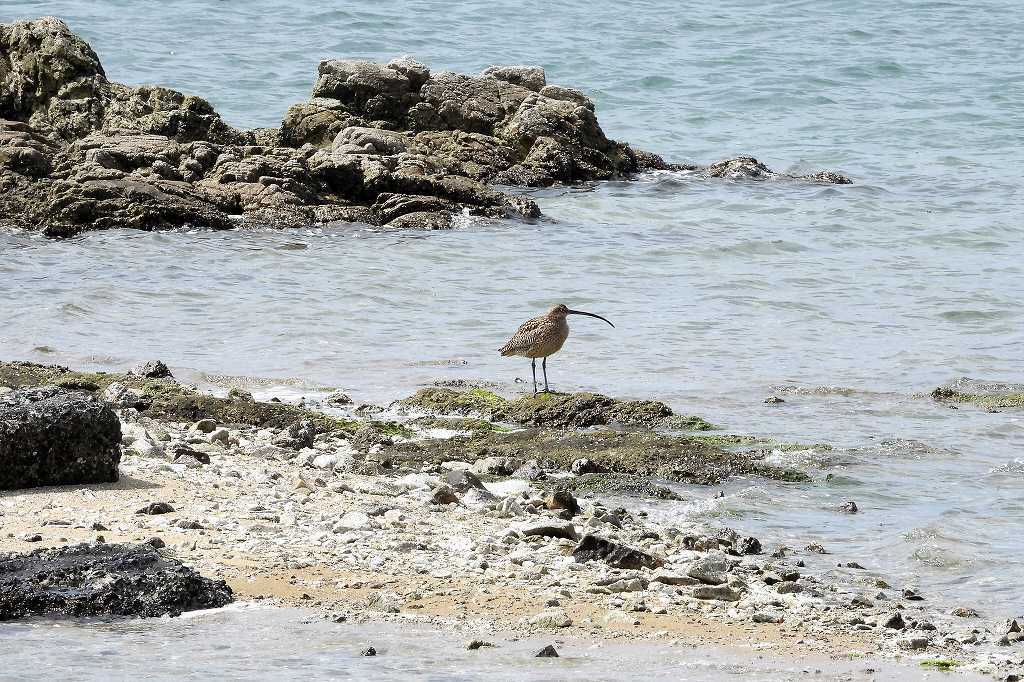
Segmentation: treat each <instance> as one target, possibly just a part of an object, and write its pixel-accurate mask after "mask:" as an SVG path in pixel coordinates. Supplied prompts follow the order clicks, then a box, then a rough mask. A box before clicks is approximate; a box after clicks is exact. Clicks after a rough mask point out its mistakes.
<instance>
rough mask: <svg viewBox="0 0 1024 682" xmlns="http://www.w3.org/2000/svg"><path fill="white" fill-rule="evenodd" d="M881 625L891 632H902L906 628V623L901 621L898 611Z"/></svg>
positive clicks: (901, 617) (901, 616)
mask: <svg viewBox="0 0 1024 682" xmlns="http://www.w3.org/2000/svg"><path fill="white" fill-rule="evenodd" d="M882 625H883V626H884V627H887V628H891V629H893V630H902V629H903V628H905V627H906V623H905V622H904V621H903V615H902V614H900V612H899V611H897V612H896V613H894V614H892V615H891V616H889V617H888V618H886V619H885V621H884V622H883V623H882Z"/></svg>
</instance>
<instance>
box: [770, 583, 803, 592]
mask: <svg viewBox="0 0 1024 682" xmlns="http://www.w3.org/2000/svg"><path fill="white" fill-rule="evenodd" d="M775 591H776V592H778V593H779V594H796V593H798V592H803V591H804V588H803V586H802V585H800V584H799V583H791V582H782V583H779V584H778V585H776V586H775Z"/></svg>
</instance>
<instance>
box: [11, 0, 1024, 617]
mask: <svg viewBox="0 0 1024 682" xmlns="http://www.w3.org/2000/svg"><path fill="white" fill-rule="evenodd" d="M302 7H303V8H302V9H295V10H293V9H288V10H284V9H281V6H280V5H278V4H277V3H270V2H266V1H264V0H260V1H255V2H249V3H243V4H239V3H234V4H227V3H204V2H194V1H193V2H177V3H165V4H164V5H154V4H152V3H137V2H127V1H122V2H114V1H112V0H103V1H100V0H96V1H94V2H90V3H81V2H73V1H70V0H64V1H59V0H47V1H46V2H25V1H20V0H15V1H13V2H12V1H11V0H6V1H5V2H4V3H3V4H2V5H0V21H4V20H8V19H11V18H15V17H30V16H36V15H40V14H44V13H47V14H57V15H60V16H62V17H64V18H65V19H66V20H68V22H69V23H70V24H71V26H72V28H73V29H74V30H76V31H78V32H79V33H81V34H82V35H84V36H85V37H87V38H88V39H89V40H90V41H91V42H92V44H93V46H94V48H95V49H96V50H97V52H98V53H99V55H100V57H101V59H102V60H103V63H104V65H105V67H106V69H107V73H108V75H109V76H110V77H111V78H112V79H115V80H120V81H124V82H129V83H140V82H157V83H161V84H166V85H171V86H174V87H178V88H180V89H183V90H186V91H190V92H194V93H196V94H200V95H202V96H204V97H207V98H208V99H210V100H211V101H212V102H213V103H214V104H215V105H216V106H217V107H218V109H219V110H220V111H221V112H222V113H223V114H224V116H225V117H226V118H227V119H228V120H229V121H230V122H232V123H235V124H237V125H241V126H257V125H276V124H277V122H278V121H279V120H280V118H281V115H282V114H283V112H284V110H285V109H286V108H287V106H288V105H289V104H291V103H293V102H295V101H298V100H300V99H302V98H304V97H306V96H307V95H308V92H309V90H310V88H311V86H312V81H313V77H314V75H315V71H316V64H317V62H318V61H319V60H320V59H321V58H324V57H329V56H338V57H342V56H358V57H370V58H375V59H388V58H391V57H393V56H396V55H399V54H404V53H411V54H412V55H414V56H415V57H417V58H418V59H420V60H421V61H424V62H426V63H428V64H430V65H431V66H432V67H433V68H435V69H443V68H448V69H453V70H461V71H475V70H478V69H480V68H482V67H484V66H487V65H489V64H492V63H509V62H526V63H539V64H542V65H543V66H544V67H545V68H546V69H547V73H548V80H549V82H554V83H561V84H566V85H571V86H576V87H581V88H583V89H584V90H586V91H588V92H589V93H590V94H592V95H593V96H594V97H595V100H596V102H597V106H598V115H599V117H600V119H601V122H602V124H603V126H604V128H605V130H606V132H607V133H608V134H609V135H610V136H612V137H615V138H620V139H625V140H629V141H631V142H634V143H636V144H637V145H638V146H640V147H643V148H646V149H650V150H651V151H655V152H658V153H661V154H662V155H664V156H665V157H667V158H669V159H671V160H674V161H695V162H709V161H713V160H717V159H719V158H724V157H727V156H731V155H735V154H738V153H750V154H754V155H756V156H757V157H758V158H760V159H761V160H762V161H765V162H766V163H768V164H769V165H770V166H772V167H774V168H777V169H780V170H787V169H788V170H814V169H819V168H832V169H836V170H841V171H843V172H845V173H847V174H849V175H850V176H851V177H852V178H853V179H854V181H855V183H856V184H854V185H851V186H836V187H832V186H820V185H811V184H807V183H802V182H790V181H780V182H765V183H751V182H728V181H714V182H711V181H706V180H702V179H700V178H698V177H695V176H692V175H685V174H672V173H662V174H651V175H646V176H642V177H639V178H637V179H635V180H633V181H629V182H612V183H605V184H599V185H588V186H582V187H574V188H561V189H550V190H543V191H538V192H535V195H536V198H537V199H538V201H539V202H540V205H541V207H542V209H543V211H544V213H545V215H546V216H547V219H546V220H545V221H543V222H540V223H538V224H535V225H524V224H519V223H515V222H476V223H472V224H468V225H466V226H464V227H462V228H460V229H457V230H455V231H452V232H446V233H436V234H395V233H376V232H373V231H371V230H369V229H364V228H361V227H359V226H353V227H350V228H332V229H327V230H323V229H309V230H299V231H289V232H272V231H257V232H229V233H211V232H199V233H164V234H141V233H130V232H120V231H119V232H109V233H102V234H92V235H87V236H83V237H80V238H77V239H74V240H69V241H65V242H48V241H45V240H42V239H40V238H37V237H35V236H33V235H25V234H19V235H10V234H7V235H0V287H2V288H3V296H2V297H0V320H3V321H4V324H3V326H0V356H3V357H4V358H17V359H34V360H40V361H54V362H62V363H66V364H71V365H75V366H82V365H91V366H100V367H110V368H120V367H124V366H127V365H128V364H130V363H132V362H134V361H136V360H140V359H149V358H161V359H163V360H165V361H167V362H168V363H169V364H171V365H172V367H173V368H174V369H175V370H176V372H178V373H179V375H182V376H186V377H190V378H193V379H200V380H201V379H203V373H208V374H235V375H246V376H260V377H271V378H278V379H284V378H294V377H299V378H303V379H307V380H309V381H310V382H312V383H315V384H322V385H330V386H339V387H342V388H345V389H346V390H348V391H349V392H350V393H351V394H352V395H353V396H354V397H356V398H357V399H363V400H374V401H387V400H390V399H393V398H396V397H400V396H401V395H404V394H406V393H408V392H409V391H411V390H412V389H413V388H415V387H416V386H417V385H419V384H420V383H422V382H426V381H430V380H432V379H436V378H456V377H465V378H477V379H487V380H494V381H498V382H501V383H503V384H505V385H506V386H507V387H508V388H509V389H510V390H521V388H522V387H521V386H518V385H516V384H513V383H512V382H513V380H514V378H516V377H520V378H528V376H529V368H528V366H527V363H526V362H525V361H523V360H513V359H507V358H500V357H498V356H497V353H496V352H495V349H496V348H497V347H499V346H500V345H501V344H502V343H503V342H504V340H505V338H506V336H507V335H508V334H510V333H511V332H512V331H513V330H514V329H515V328H516V326H517V324H518V323H519V322H521V321H522V320H524V319H525V318H527V317H530V316H532V315H535V314H537V313H539V312H541V311H542V310H543V309H545V308H547V307H548V306H550V305H551V304H553V303H557V302H565V303H567V304H569V305H570V306H573V307H578V308H582V309H584V310H592V311H594V312H597V313H600V314H603V315H605V316H607V317H609V318H610V319H611V320H612V321H613V322H615V323H616V325H617V327H616V329H614V330H612V329H610V328H608V327H606V326H604V325H603V324H602V323H600V322H599V321H595V320H589V319H586V318H581V319H579V320H576V319H573V320H572V322H573V325H574V326H573V328H574V332H573V337H572V338H571V339H570V341H569V343H568V344H567V346H566V348H565V349H564V350H563V352H562V353H560V354H559V355H558V356H556V357H555V358H553V359H552V361H551V363H550V364H551V367H550V369H551V372H550V376H551V379H552V383H553V387H555V388H557V389H560V390H576V389H581V388H586V389H590V390H596V391H601V392H605V393H610V394H614V395H619V396H630V397H656V398H660V399H663V400H666V401H667V402H669V403H670V404H672V405H673V407H675V408H677V409H678V410H679V411H683V412H696V413H700V414H702V415H704V416H706V417H707V418H709V419H711V420H713V421H715V422H718V423H721V424H723V425H724V426H725V427H726V428H728V429H729V430H731V431H736V432H752V433H760V434H765V435H769V436H773V437H776V438H778V439H780V440H783V441H786V440H794V441H801V442H810V443H814V442H823V443H829V444H832V445H833V446H835V449H834V450H832V451H828V452H825V451H821V450H817V451H812V452H804V453H789V454H785V455H783V454H780V455H779V458H780V459H781V460H782V461H788V462H795V463H798V464H803V465H806V466H809V467H810V468H811V471H812V472H813V473H814V474H815V478H816V481H815V482H814V483H811V484H806V485H785V486H782V485H776V484H771V483H766V482H763V481H759V480H751V481H734V482H730V483H729V484H728V485H727V486H726V488H725V489H726V492H727V493H728V494H727V496H726V497H725V498H724V499H723V500H717V501H715V500H711V499H710V498H711V497H712V495H713V493H714V492H716V491H709V490H705V489H689V490H686V491H685V492H686V493H687V495H688V496H690V497H691V498H695V499H696V503H694V504H682V505H674V506H671V507H669V508H668V509H665V510H661V509H659V513H665V514H667V515H670V516H672V515H675V517H685V518H690V519H692V518H710V519H713V520H721V521H722V522H725V523H730V524H733V525H736V526H738V527H740V528H743V529H745V530H748V531H750V532H755V533H758V534H761V535H762V537H764V538H765V539H767V540H769V541H772V542H783V543H786V544H789V545H790V546H794V547H802V546H803V545H804V544H806V542H808V541H810V540H815V541H820V542H822V543H823V544H824V545H825V546H826V547H827V548H828V549H829V550H830V551H831V552H832V554H830V555H828V556H827V557H825V558H823V559H820V561H822V562H825V561H826V560H827V561H828V562H832V561H833V560H835V561H836V562H838V561H848V560H856V561H859V562H860V563H862V564H865V565H867V566H869V567H870V568H872V569H877V570H879V571H880V572H882V573H883V574H884V575H888V576H895V580H896V584H897V585H898V584H899V583H900V582H901V581H902V582H903V583H906V584H912V585H916V586H917V587H919V588H920V589H921V590H922V591H923V592H924V593H925V594H926V595H927V596H928V598H929V599H931V600H934V602H935V603H936V604H941V605H973V606H977V607H979V608H980V609H982V611H983V612H986V613H987V614H989V615H1009V614H1019V613H1020V612H1021V611H1024V597H1022V596H1021V591H1020V585H1021V584H1022V583H1024V558H1022V553H1021V544H1020V530H1021V527H1022V523H1024V464H1022V462H1024V421H1022V415H1021V414H1020V413H1013V412H1003V413H995V414H990V413H985V412H982V411H979V410H975V409H969V408H964V409H960V410H956V411H954V410H950V409H947V408H945V407H941V406H937V405H935V404H933V403H931V402H930V401H929V400H927V399H923V398H921V397H915V394H919V393H926V392H927V391H929V390H930V389H931V388H933V387H934V386H936V385H937V384H939V383H941V382H943V381H944V380H946V379H948V378H951V377H953V376H957V375H969V376H978V377H986V378H999V379H1003V380H1010V381H1014V380H1016V381H1022V380H1024V366H1022V357H1021V350H1022V348H1024V332H1022V321H1024V314H1022V311H1021V308H1020V305H1019V301H1020V299H1021V297H1022V295H1024V277H1022V275H1024V260H1022V257H1021V256H1022V253H1024V232H1022V229H1021V221H1020V216H1021V215H1022V213H1024V199H1022V193H1021V190H1020V187H1021V184H1022V181H1024V164H1022V163H1021V162H1020V159H1021V158H1024V153H1022V152H1024V149H1022V147H1024V143H1022V140H1024V116H1021V112H1022V111H1024V88H1022V84H1024V77H1022V76H1021V71H1020V69H1019V63H1020V59H1019V57H1020V48H1019V43H1020V38H1021V36H1022V35H1024V13H1022V12H1020V11H1019V8H1018V7H1017V4H1016V3H1013V2H989V3H973V4H970V5H957V4H953V3H943V2H909V3H891V4H890V5H881V4H879V3H867V2H846V3H821V2H780V3H773V4H772V6H771V8H770V9H769V8H762V9H753V8H751V6H750V5H749V3H741V2H725V3H712V4H706V5H702V6H698V7H685V8H683V7H681V6H680V5H679V4H678V3H668V2H657V3H656V2H644V3H631V4H630V5H629V6H628V11H627V9H626V8H624V6H623V5H621V4H612V3H592V2H588V3H583V2H570V3H558V5H557V6H552V5H551V4H550V3H509V4H507V5H505V6H502V5H495V4H494V3H479V2H466V3H457V4H453V5H441V4H434V3H426V2H414V3H405V4H404V6H403V8H402V9H385V8H382V7H380V6H378V5H377V4H376V3H370V2H365V1H363V2H350V3H346V4H345V6H344V8H340V7H339V6H338V5H337V3H326V2H310V3H304V4H303V5H302ZM819 386H827V387H834V388H835V387H840V388H845V389H849V390H811V389H814V388H815V387H819ZM773 393H777V394H779V395H781V396H782V397H784V398H785V400H786V402H785V403H784V404H781V405H765V404H763V403H762V400H763V398H764V397H765V396H767V395H770V394H773ZM826 473H832V474H833V478H832V480H831V481H828V482H826V481H825V480H824V476H825V474H826ZM846 499H854V500H856V501H857V503H858V505H859V506H860V508H861V512H860V513H859V514H856V515H843V514H839V513H837V512H836V511H835V510H834V507H835V506H836V505H838V504H839V503H840V502H842V501H843V500H846Z"/></svg>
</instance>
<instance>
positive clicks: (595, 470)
mask: <svg viewBox="0 0 1024 682" xmlns="http://www.w3.org/2000/svg"><path fill="white" fill-rule="evenodd" d="M569 470H570V471H571V472H572V473H574V474H576V475H577V476H582V475H584V474H604V473H607V472H608V469H606V468H605V467H603V466H601V465H600V464H598V463H597V462H595V461H593V460H590V459H587V458H586V457H582V458H580V459H577V460H575V461H574V462H573V463H572V466H571V467H570V469H569Z"/></svg>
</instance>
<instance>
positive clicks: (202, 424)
mask: <svg viewBox="0 0 1024 682" xmlns="http://www.w3.org/2000/svg"><path fill="white" fill-rule="evenodd" d="M216 428H217V422H215V421H214V420H212V419H200V420H199V421H197V422H196V423H195V424H193V425H192V430H193V431H198V432H199V433H213V430H214V429H216Z"/></svg>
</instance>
